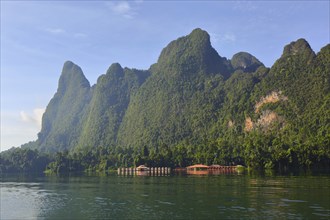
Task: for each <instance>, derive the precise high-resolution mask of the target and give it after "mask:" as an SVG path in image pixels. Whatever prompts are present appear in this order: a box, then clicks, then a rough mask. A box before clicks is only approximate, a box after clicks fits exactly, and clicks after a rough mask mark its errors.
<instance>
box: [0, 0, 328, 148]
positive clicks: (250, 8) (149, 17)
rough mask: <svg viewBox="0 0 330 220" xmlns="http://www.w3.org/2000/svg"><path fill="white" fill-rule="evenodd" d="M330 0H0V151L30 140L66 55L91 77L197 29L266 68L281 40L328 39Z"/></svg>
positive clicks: (223, 52)
mask: <svg viewBox="0 0 330 220" xmlns="http://www.w3.org/2000/svg"><path fill="white" fill-rule="evenodd" d="M329 4H330V3H329V1H142V0H137V1H86V0H85V1H6V0H1V151H3V150H6V149H9V148H10V147H13V146H15V147H17V146H20V145H21V144H24V143H27V142H29V141H32V140H36V139H37V134H38V132H39V131H40V128H41V117H42V114H43V112H44V111H45V108H46V106H47V104H48V102H49V101H50V99H51V98H52V97H53V95H54V94H55V92H56V90H57V85H58V79H59V77H60V74H61V70H62V67H63V64H64V62H65V61H67V60H70V61H73V62H74V63H76V64H77V65H79V66H80V67H81V68H82V70H83V72H84V74H85V76H86V77H87V79H88V80H89V81H90V83H91V84H95V82H96V80H97V78H98V77H99V76H100V75H101V74H104V73H105V72H106V70H107V69H108V67H109V66H110V65H111V64H112V63H115V62H119V63H120V64H121V65H122V66H123V67H129V68H136V69H148V68H149V67H150V66H151V65H152V64H153V63H155V62H157V59H158V56H159V54H160V52H161V50H162V49H163V48H164V47H165V46H166V45H167V44H168V43H169V42H171V41H172V40H175V39H177V38H179V37H181V36H185V35H188V34H189V33H190V32H191V31H192V30H193V29H195V28H202V29H203V30H205V31H207V32H208V33H209V34H210V37H211V43H212V46H213V47H214V48H215V49H216V50H217V51H218V53H219V55H220V56H222V57H227V58H228V59H231V57H232V56H233V55H234V54H235V53H237V52H240V51H246V52H249V53H251V54H252V55H254V56H255V57H257V58H258V59H259V60H260V61H261V62H263V63H264V64H265V65H266V66H268V67H271V66H272V65H273V63H274V62H275V61H276V59H278V58H279V57H280V56H281V54H282V51H283V48H284V46H285V45H287V44H288V43H290V42H292V41H295V40H297V39H299V38H305V39H306V40H307V41H308V42H309V43H310V45H311V47H312V49H313V50H314V51H315V52H316V53H317V52H319V51H320V49H321V48H322V47H324V46H325V45H326V44H328V43H329V39H330V34H329V32H330V30H329V29H330V28H329V27H330V24H329V20H330V18H329V14H330V11H329V10H330V5H329Z"/></svg>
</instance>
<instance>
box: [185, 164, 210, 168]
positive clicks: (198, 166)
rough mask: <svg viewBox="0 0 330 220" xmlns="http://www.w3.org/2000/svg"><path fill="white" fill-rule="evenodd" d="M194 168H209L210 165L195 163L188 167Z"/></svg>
mask: <svg viewBox="0 0 330 220" xmlns="http://www.w3.org/2000/svg"><path fill="white" fill-rule="evenodd" d="M194 168H209V166H206V165H204V164H195V165H192V166H189V167H187V169H194Z"/></svg>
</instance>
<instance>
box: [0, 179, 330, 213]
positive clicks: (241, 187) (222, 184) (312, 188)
mask: <svg viewBox="0 0 330 220" xmlns="http://www.w3.org/2000/svg"><path fill="white" fill-rule="evenodd" d="M329 186H330V176H308V177H306V176H293V177H283V176H280V177H276V176H274V177H260V176H259V177H258V176H256V177H250V176H248V175H236V174H227V175H225V174H222V175H212V176H211V175H200V176H195V175H172V176H159V177H157V176H117V175H110V176H103V177H101V176H65V177H58V176H51V177H38V178H30V179H23V180H13V179H11V178H2V179H1V216H0V217H1V219H22V218H30V219H35V218H38V219H100V218H103V219H104V218H106V219H207V218H211V219H238V218H248V219H254V218H259V219H265V218H267V219H315V218H317V219H329V218H330V201H329V197H330V190H329Z"/></svg>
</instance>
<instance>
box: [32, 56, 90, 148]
mask: <svg viewBox="0 0 330 220" xmlns="http://www.w3.org/2000/svg"><path fill="white" fill-rule="evenodd" d="M90 99H91V88H90V84H89V82H88V80H87V79H86V77H85V76H84V74H83V72H82V70H81V68H80V67H79V66H77V65H76V64H74V63H72V62H70V61H67V62H65V64H64V66H63V70H62V74H61V77H60V79H59V83H58V89H57V92H56V93H55V95H54V97H53V98H52V99H51V100H50V102H49V104H48V106H47V108H46V111H45V113H44V115H43V118H42V128H41V131H40V133H39V134H38V141H37V142H38V145H39V146H40V149H41V150H43V151H63V150H67V149H71V148H72V147H73V146H75V145H76V144H77V143H78V140H79V136H80V132H81V129H82V126H81V125H82V122H83V120H84V117H83V115H84V113H85V111H86V107H87V106H88V104H89V102H90Z"/></svg>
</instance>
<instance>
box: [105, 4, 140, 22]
mask: <svg viewBox="0 0 330 220" xmlns="http://www.w3.org/2000/svg"><path fill="white" fill-rule="evenodd" d="M106 4H107V6H108V7H109V8H110V9H111V10H112V11H113V12H114V13H115V14H117V15H121V16H123V17H125V18H129V19H131V18H133V17H134V15H135V14H136V13H135V11H134V9H133V8H132V6H131V5H130V4H129V3H128V2H126V1H121V2H108V3H106Z"/></svg>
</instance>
